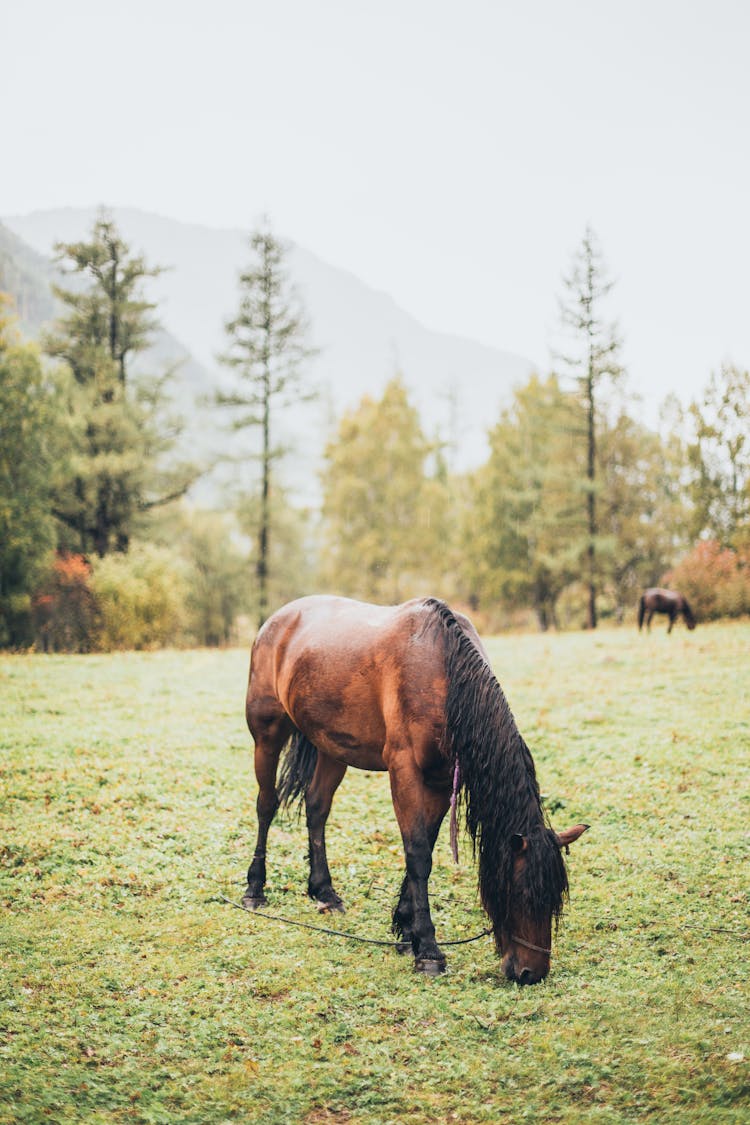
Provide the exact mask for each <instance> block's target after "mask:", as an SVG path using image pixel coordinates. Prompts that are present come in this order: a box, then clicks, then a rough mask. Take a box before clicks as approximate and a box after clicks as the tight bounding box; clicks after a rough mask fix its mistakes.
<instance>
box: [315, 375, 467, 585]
mask: <svg viewBox="0 0 750 1125" xmlns="http://www.w3.org/2000/svg"><path fill="white" fill-rule="evenodd" d="M431 449H432V447H431V445H430V443H429V442H428V441H427V439H426V438H425V435H424V433H423V432H422V427H421V424H420V420H419V415H418V412H417V410H416V408H415V407H414V406H413V405H412V404H411V403H410V402H409V398H408V395H407V392H406V388H405V386H404V384H403V382H402V380H401V379H400V378H395V379H392V380H391V381H390V382H389V383H388V385H387V387H386V388H385V391H384V394H383V397H382V398H381V399H379V400H374V399H371V398H369V397H366V398H364V399H363V400H362V402H361V403H360V405H359V406H358V407H357V409H356V410H353V411H351V412H349V413H347V414H345V415H344V417H343V418H342V419H341V422H340V425H339V429H338V433H337V435H336V436H335V438H334V439H333V440H332V441H331V442H330V443H329V445H328V448H327V449H326V453H325V468H324V474H323V531H322V534H323V543H322V574H323V579H324V581H326V582H327V583H328V585H329V587H330V588H332V589H335V590H336V591H338V592H340V593H342V594H348V595H350V596H352V597H361V598H365V599H370V600H374V601H384V602H398V601H401V600H402V599H403V598H405V597H409V596H415V595H417V594H419V593H429V592H430V591H431V586H432V581H433V575H434V573H435V570H436V567H439V565H440V554H441V547H442V545H443V543H444V540H445V527H444V524H443V514H444V506H443V498H442V493H441V490H440V486H439V482H438V481H437V480H435V479H434V478H430V477H429V475H428V474H427V471H426V465H427V460H428V457H429V454H430V452H431Z"/></svg>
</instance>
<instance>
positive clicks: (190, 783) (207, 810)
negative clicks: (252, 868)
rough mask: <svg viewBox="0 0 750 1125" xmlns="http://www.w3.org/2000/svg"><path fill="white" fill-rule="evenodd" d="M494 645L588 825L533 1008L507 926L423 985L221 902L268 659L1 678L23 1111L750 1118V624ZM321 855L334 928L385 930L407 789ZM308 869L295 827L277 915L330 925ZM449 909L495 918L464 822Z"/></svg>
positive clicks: (364, 780)
mask: <svg viewBox="0 0 750 1125" xmlns="http://www.w3.org/2000/svg"><path fill="white" fill-rule="evenodd" d="M489 647H490V651H491V654H492V658H493V661H494V663H495V668H496V671H497V674H498V677H499V679H500V681H501V683H502V684H503V686H504V688H505V690H506V694H507V696H508V698H509V701H510V703H511V706H512V708H513V711H514V714H515V716H516V719H517V721H518V724H519V727H520V728H521V730H522V732H523V733H524V735H525V737H526V739H527V741H528V742H529V744H530V746H531V747H532V751H533V753H534V757H535V760H536V764H537V769H538V772H539V776H540V781H541V785H542V789H543V791H544V793H545V794H547V798H548V801H549V806H550V808H551V809H553V810H554V813H553V819H554V822H555V823H556V824H557V825H558V826H559V827H564V826H566V825H567V824H569V823H571V824H572V823H575V822H576V821H579V820H585V821H587V822H589V823H590V824H591V831H590V832H588V833H586V835H585V836H584V837H583V838H582V839H581V840H580V841H579V842H578V843H577V844H576V845H574V847H573V848H572V849H571V855H570V859H569V870H570V881H571V903H570V907H569V909H568V911H567V913H566V917H565V922H564V925H563V928H562V930H561V932H560V934H559V935H558V938H557V940H556V942H555V956H554V959H553V965H552V972H551V974H550V976H549V977H548V979H547V980H546V981H545V982H544V983H542V984H540V985H536V986H534V987H532V988H527V989H521V988H518V987H517V986H515V985H511V984H509V983H508V982H506V981H505V980H504V978H503V977H502V975H501V973H500V970H499V962H498V960H497V958H496V956H495V954H494V949H493V946H492V943H491V941H490V939H489V938H484V939H482V940H481V941H479V942H477V943H474V944H470V945H464V946H459V947H456V948H455V949H453V950H450V949H448V950H446V952H447V953H448V956H449V972H448V973H447V974H446V975H445V976H444V977H442V978H440V979H437V980H432V979H427V978H425V977H423V976H422V975H419V974H415V973H414V972H413V971H412V968H411V961H410V959H409V958H400V957H398V956H397V955H396V954H395V953H394V952H392V951H391V950H387V949H380V948H377V947H374V946H365V945H359V944H353V943H347V942H344V941H342V940H340V939H338V938H332V937H323V936H317V935H312V934H310V933H308V932H306V931H304V930H298V929H291V928H288V927H282V926H280V925H278V924H277V923H274V922H270V921H264V920H261V919H258V918H255V917H253V916H251V915H248V914H244V913H241V912H240V911H238V910H233V909H232V908H231V907H229V906H227V905H225V904H223V903H222V902H221V901H220V899H219V897H218V896H219V895H220V894H221V893H228V894H231V895H233V896H235V897H237V896H238V895H239V894H240V893H241V886H240V883H239V882H238V881H239V880H242V878H243V875H244V871H245V869H246V867H247V863H248V860H249V856H250V854H251V852H252V848H253V844H254V830H255V817H254V796H255V784H254V779H253V777H252V773H251V755H250V753H249V738H248V736H247V734H246V731H245V729H244V726H243V698H244V686H245V679H246V672H247V654H246V653H245V652H238V651H227V652H188V653H173V652H165V653H153V654H125V655H118V656H88V657H55V656H51V657H43V656H21V657H17V656H6V657H3V658H0V713H1V715H2V719H1V722H0V767H1V775H2V776H1V778H0V782H1V786H2V788H1V790H0V793H1V801H2V803H1V805H0V818H1V823H2V833H1V835H0V896H1V900H2V910H3V914H2V923H1V925H0V938H1V945H2V970H1V978H0V979H1V985H2V996H1V998H0V1122H14V1123H15V1122H44V1121H54V1122H72V1121H86V1122H144V1123H145V1122H155V1123H160V1122H171V1121H174V1122H194V1123H195V1125H212V1123H219V1122H226V1121H235V1120H236V1121H243V1122H262V1123H268V1125H281V1123H286V1122H289V1123H294V1125H297V1123H307V1125H316V1123H318V1125H319V1123H326V1122H327V1123H339V1125H343V1123H352V1125H353V1123H372V1125H377V1123H383V1125H385V1123H387V1122H399V1123H404V1125H423V1123H424V1125H427V1123H428V1122H452V1121H456V1122H459V1123H461V1125H471V1123H475V1122H476V1123H478V1122H506V1121H507V1122H522V1121H532V1122H566V1123H573V1122H575V1123H577V1125H578V1123H581V1122H590V1123H592V1125H593V1123H603V1122H607V1123H613V1122H633V1121H653V1122H658V1123H659V1125H662V1123H664V1122H667V1123H675V1125H676V1123H684V1122H705V1123H706V1125H709V1123H711V1125H714V1123H717V1122H722V1123H723V1122H727V1123H728V1122H737V1123H739V1122H741V1121H742V1122H743V1123H744V1122H746V1121H747V1120H748V1115H749V1114H750V1076H749V1072H748V1061H749V1059H750V1044H748V1024H747V1001H748V988H747V983H748V953H750V946H748V932H749V931H750V922H749V920H748V899H747V885H748V864H747V855H748V845H749V844H750V807H749V799H750V785H749V784H748V781H749V777H748V771H749V765H748V763H749V762H750V754H749V751H750V660H749V659H748V657H749V655H750V625H749V624H748V623H746V622H744V623H742V622H741V623H736V624H716V625H707V626H700V627H699V628H698V629H697V630H696V631H695V632H694V633H687V632H686V631H685V630H684V629H683V628H680V627H678V628H676V629H675V632H674V633H673V634H672V636H671V637H668V636H666V633H665V630H664V628H663V627H662V628H659V627H658V626H655V628H654V631H653V632H652V634H651V635H650V636H645V635H638V634H637V632H636V631H635V630H634V629H632V628H629V629H622V630H619V631H615V630H607V631H605V630H602V631H601V632H598V633H596V634H584V633H580V634H564V635H561V636H507V637H501V638H496V639H493V640H491V641H490V642H489ZM328 836H329V858H330V860H331V866H332V870H333V872H334V880H335V882H336V884H337V887H338V889H339V891H340V892H341V893H342V895H343V897H344V899H345V901H346V903H347V906H348V913H347V915H346V917H345V918H343V919H339V918H336V919H334V920H333V921H331V922H330V924H332V925H334V926H340V927H343V928H346V929H347V930H352V931H355V932H357V933H360V934H363V935H368V936H374V937H380V938H387V937H388V936H389V933H388V922H389V918H390V911H391V908H392V904H393V899H394V896H395V894H396V891H397V889H398V885H399V883H400V877H401V865H402V858H401V850H400V844H399V839H398V835H397V830H396V825H395V820H394V817H393V812H392V809H391V805H390V799H389V795H388V786H387V780H386V779H385V777H383V776H382V775H376V774H357V773H354V772H351V773H350V774H349V775H348V776H347V778H346V780H345V781H344V784H343V785H342V787H341V790H340V791H339V794H338V796H337V798H336V802H335V804H334V809H333V814H332V817H331V822H330V827H329V833H328ZM305 852H306V840H305V834H304V831H303V828H302V826H301V825H300V824H297V823H296V822H295V821H287V822H286V823H283V824H281V825H278V826H276V827H275V828H274V830H273V831H272V836H271V841H270V856H269V859H270V863H269V899H270V901H271V906H270V907H269V909H274V910H276V911H279V912H280V913H283V914H285V915H287V916H291V917H294V918H298V919H300V920H304V921H310V922H316V921H317V920H318V915H317V914H316V912H315V910H314V908H313V906H312V904H311V903H309V902H308V900H307V899H306V897H305V893H304V890H305V880H306V865H305ZM432 900H433V906H434V917H435V921H436V925H437V928H438V936H439V937H440V936H442V937H443V938H446V937H462V936H467V935H470V934H471V933H473V932H475V931H477V930H479V929H481V928H482V925H483V916H482V914H481V912H480V910H479V909H478V907H477V902H476V886H475V876H474V872H473V870H472V865H471V857H470V854H469V851H468V849H464V853H463V856H462V864H461V866H460V867H459V868H454V867H453V866H452V864H451V862H450V855H449V848H448V843H447V833H446V832H443V834H442V835H441V838H440V840H439V841H438V845H437V848H436V863H435V869H434V873H433V880H432ZM329 921H330V920H328V919H323V922H324V924H326V923H328V922H329Z"/></svg>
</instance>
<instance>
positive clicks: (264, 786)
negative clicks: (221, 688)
mask: <svg viewBox="0 0 750 1125" xmlns="http://www.w3.org/2000/svg"><path fill="white" fill-rule="evenodd" d="M248 723H249V725H250V730H251V733H252V734H253V737H254V739H255V776H256V779H257V781H258V800H257V802H256V810H257V814H258V838H257V841H256V844H255V852H254V853H253V858H252V862H251V863H250V866H249V867H248V869H247V887H246V888H245V893H244V895H243V897H242V903H243V905H244V906H249V907H252V909H253V910H255V909H257V908H258V907H259V906H265V904H266V895H265V885H266V841H267V840H268V830H269V828H270V827H271V821H272V820H273V818H274V816H275V815H276V810H277V809H278V807H279V799H278V797H277V796H276V769H277V767H278V764H279V755H280V753H281V750H282V747H283V746H284V744H285V742H286V741H287V739H288V738H289V735H290V733H291V731H292V723H291V720H290V719H289V718H288V716H287V715H286V714H285V713H283V712H282V713H281V714H276V715H274V716H273V717H266V718H264V719H260V718H259V717H257V716H253V717H252V718H251V717H250V716H249V717H248Z"/></svg>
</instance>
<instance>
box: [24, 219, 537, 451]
mask: <svg viewBox="0 0 750 1125" xmlns="http://www.w3.org/2000/svg"><path fill="white" fill-rule="evenodd" d="M113 213H114V217H115V220H116V222H117V224H118V227H119V228H120V230H121V232H122V234H123V237H124V238H125V240H126V241H127V242H128V243H129V244H130V246H131V248H132V249H133V250H134V251H136V252H138V253H142V254H144V256H145V257H146V259H147V261H148V263H149V264H150V265H160V266H165V267H168V269H167V270H166V272H165V273H163V274H162V275H161V276H160V277H159V278H158V279H157V280H156V281H154V282H153V290H152V294H151V295H152V298H153V299H157V300H158V302H159V308H158V314H159V316H160V318H161V321H162V323H163V325H164V327H165V329H166V330H167V333H168V334H169V336H171V337H172V338H173V340H174V341H175V342H177V341H179V345H183V346H184V348H185V349H186V350H187V351H189V352H190V353H191V356H192V358H193V361H194V362H193V363H192V365H191V367H190V377H189V379H187V378H186V381H185V385H184V392H185V397H186V398H187V397H188V396H189V395H194V393H195V392H196V391H203V392H205V393H206V394H208V393H210V391H211V389H212V388H213V387H214V386H215V385H216V382H217V380H218V379H219V378H220V373H219V367H218V365H217V363H216V358H215V357H216V355H217V353H218V352H220V351H221V350H222V349H223V348H224V346H225V343H226V340H225V336H224V327H223V326H224V322H225V320H226V319H227V318H228V317H230V316H232V315H233V314H234V312H235V311H236V308H237V303H238V290H237V276H238V273H239V270H240V269H241V268H242V267H243V266H244V265H246V264H247V261H248V257H249V251H248V233H249V232H247V231H239V230H215V229H211V228H208V227H202V226H196V225H192V224H186V223H180V222H177V221H175V220H173V219H166V218H163V217H161V216H158V215H153V214H149V213H146V212H142V211H138V210H133V209H129V208H114V209H113ZM95 217H96V209H95V208H90V209H73V208H66V209H61V210H55V211H43V212H35V213H32V214H30V215H25V216H12V217H9V218H6V219H4V220H3V222H4V223H5V224H6V226H7V227H9V228H10V229H11V230H12V231H13V232H15V234H16V235H17V236H19V237H20V238H21V239H23V241H24V242H25V243H27V244H28V245H29V246H30V247H32V248H33V249H34V250H35V251H37V252H38V253H39V254H43V255H45V256H49V255H50V254H51V253H52V247H53V245H54V243H55V242H58V241H63V242H69V241H73V240H77V239H80V238H82V237H84V236H85V235H86V234H87V232H88V231H90V229H91V226H92V224H93V221H94V219H95ZM279 233H281V232H279ZM288 266H289V272H290V275H291V278H292V280H293V282H294V283H295V285H296V286H297V289H298V290H299V293H300V296H301V298H302V300H303V303H304V305H305V308H306V309H307V312H308V314H309V318H310V323H311V340H312V342H313V343H314V344H315V345H316V346H317V347H319V348H320V354H319V356H318V358H317V359H316V360H315V361H314V370H313V372H312V375H313V378H314V379H315V380H316V382H317V383H318V384H319V385H320V387H321V389H322V391H323V393H322V395H321V399H320V401H319V402H318V403H317V404H315V405H313V406H312V407H311V406H305V407H304V412H303V410H302V408H300V409H299V410H297V411H292V412H291V414H290V417H289V423H290V429H289V435H288V437H289V440H290V441H291V442H292V443H293V445H294V446H295V447H296V448H297V449H298V451H299V452H300V454H301V453H302V451H303V450H305V449H309V450H310V452H311V453H318V454H319V452H320V449H321V448H322V444H323V442H324V440H325V438H326V437H327V435H328V433H329V431H330V426H331V424H332V421H333V419H334V418H336V417H338V416H339V415H340V414H341V412H342V411H343V410H344V409H345V408H348V407H351V406H354V405H356V403H357V402H358V401H359V399H360V398H361V397H362V395H363V394H366V393H367V394H370V395H372V396H378V395H379V394H380V393H381V392H382V389H383V386H384V384H385V383H386V382H387V380H388V379H389V378H391V376H392V375H393V374H394V373H395V372H396V371H400V372H401V373H402V375H403V377H404V380H405V382H406V385H407V387H408V388H409V390H410V392H411V396H412V398H413V401H414V402H415V403H416V405H417V406H418V408H419V410H420V413H421V416H422V419H423V424H424V426H425V428H426V430H427V432H428V433H429V434H431V435H435V434H440V436H441V437H442V439H443V440H447V441H451V442H453V443H454V451H453V459H454V462H455V464H456V465H457V466H460V467H464V466H467V465H471V464H476V463H478V462H479V461H480V460H481V459H482V457H483V455H484V453H485V451H486V448H487V443H486V429H487V427H488V425H490V424H491V423H492V422H493V421H494V420H495V418H496V417H497V414H498V411H499V408H500V405H501V404H502V403H503V402H506V401H507V400H508V397H509V392H510V389H511V387H512V386H513V385H514V384H515V383H517V382H519V381H522V380H524V379H525V378H526V377H527V376H528V374H529V372H530V371H531V368H532V365H531V363H530V362H529V361H528V360H526V359H524V358H522V357H520V356H516V355H512V354H510V353H508V352H502V351H498V350H496V349H493V348H488V347H485V346H483V345H481V344H477V343H475V342H473V341H471V340H465V339H461V338H458V337H455V336H449V335H446V334H441V333H437V332H432V331H430V330H428V329H427V328H425V327H424V326H423V325H421V324H420V323H418V321H416V320H415V319H414V318H413V317H411V316H409V314H408V313H406V312H404V310H403V309H400V308H399V307H398V306H397V305H396V303H395V302H394V301H393V300H392V299H391V298H390V297H388V296H387V294H385V293H381V292H377V291H375V290H373V289H371V288H369V287H368V286H367V285H365V284H363V282H361V281H360V280H358V279H357V278H356V277H354V276H353V275H352V274H349V273H347V272H345V271H343V270H340V269H337V268H335V267H333V266H331V265H328V264H326V263H325V262H323V261H321V260H320V259H319V258H317V257H315V256H314V255H313V254H311V253H309V251H307V250H305V249H303V248H302V247H301V246H298V245H295V244H290V245H289V256H288ZM395 268H397V263H394V269H395ZM178 347H179V346H178ZM185 375H186V376H187V372H186V373H185ZM218 444H221V438H219V439H218ZM300 467H301V466H300ZM305 471H309V465H308V466H307V468H306V469H305Z"/></svg>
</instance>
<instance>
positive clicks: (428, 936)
mask: <svg viewBox="0 0 750 1125" xmlns="http://www.w3.org/2000/svg"><path fill="white" fill-rule="evenodd" d="M390 779H391V793H392V795H393V807H394V809H395V812H396V819H397V820H398V825H399V828H400V829H401V838H402V840H403V842H404V855H405V858H406V877H405V879H404V882H403V885H402V888H401V895H400V897H399V902H398V905H397V906H396V910H395V912H394V915H393V928H394V930H395V931H396V933H399V934H401V936H402V937H403V938H404V940H410V941H411V948H412V951H413V953H414V968H415V969H417V970H418V971H420V972H423V973H428V974H430V975H436V974H438V973H442V972H443V971H444V970H445V955H444V954H443V952H442V950H441V949H440V947H439V946H438V944H437V940H436V938H435V927H434V925H433V922H432V916H431V914H430V902H429V895H428V883H429V879H430V873H431V871H432V849H433V847H434V845H435V840H436V839H437V835H438V832H439V831H440V825H441V823H442V820H443V817H444V816H445V814H446V812H447V810H448V805H449V803H450V795H449V793H448V792H445V793H443V792H440V791H435V790H430V789H428V788H427V786H426V785H425V783H424V780H423V778H422V776H421V774H420V773H419V772H418V771H416V770H391V771H390Z"/></svg>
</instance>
